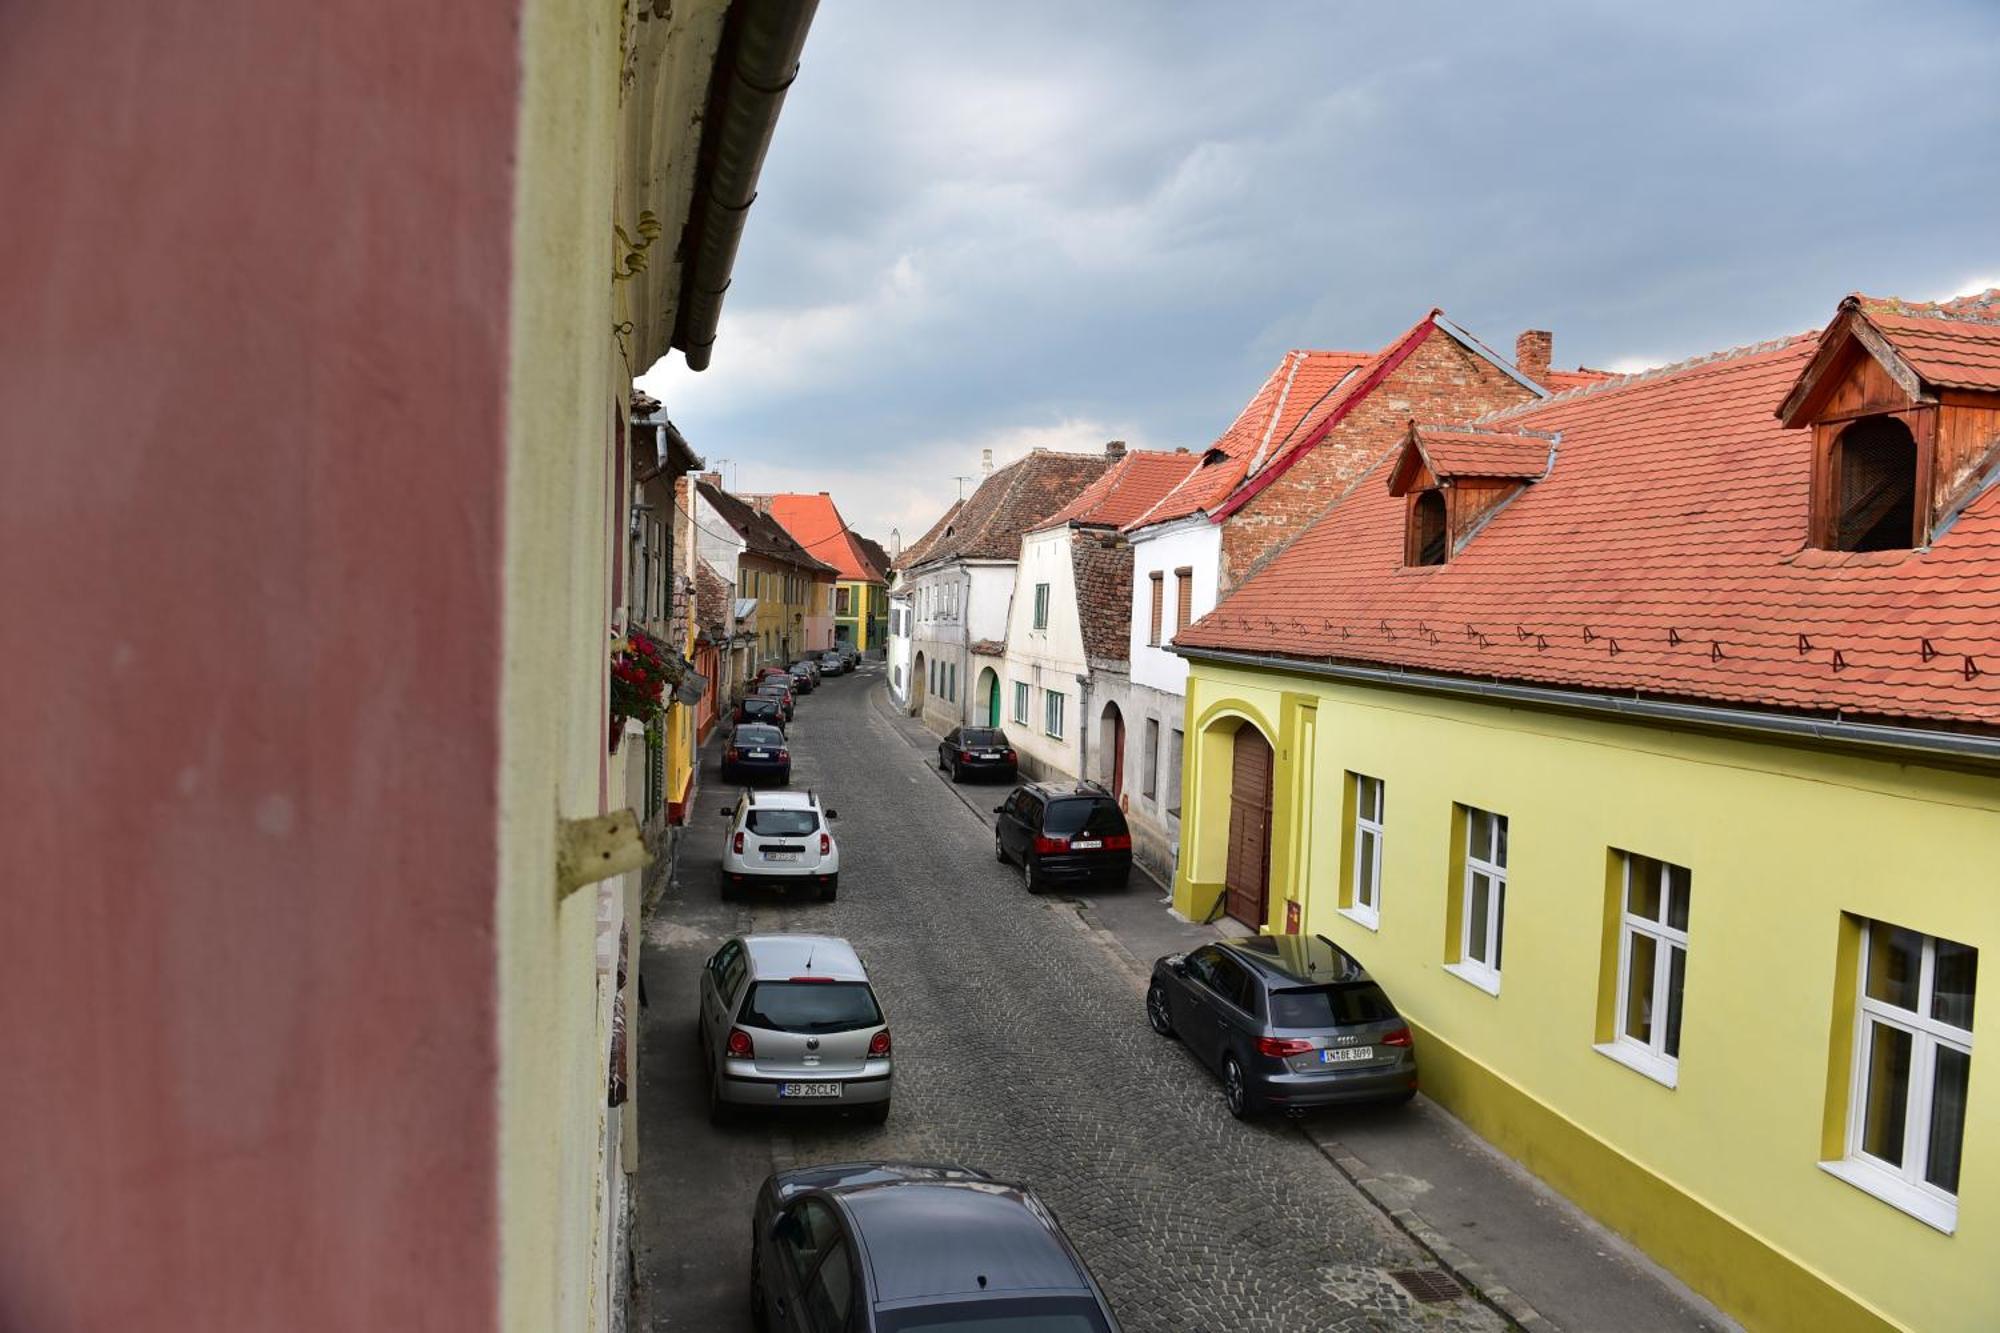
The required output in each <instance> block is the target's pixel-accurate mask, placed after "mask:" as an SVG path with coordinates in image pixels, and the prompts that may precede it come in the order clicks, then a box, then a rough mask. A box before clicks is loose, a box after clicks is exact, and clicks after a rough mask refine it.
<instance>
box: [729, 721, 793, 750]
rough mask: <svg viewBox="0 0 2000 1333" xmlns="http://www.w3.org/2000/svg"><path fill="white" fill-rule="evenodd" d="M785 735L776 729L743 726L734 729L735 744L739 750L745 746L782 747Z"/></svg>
mask: <svg viewBox="0 0 2000 1333" xmlns="http://www.w3.org/2000/svg"><path fill="white" fill-rule="evenodd" d="M784 743H785V735H784V733H783V732H781V731H779V730H778V729H777V728H776V727H751V726H743V727H738V728H737V729H736V744H737V747H738V748H739V749H740V748H742V747H743V746H745V745H783V744H784Z"/></svg>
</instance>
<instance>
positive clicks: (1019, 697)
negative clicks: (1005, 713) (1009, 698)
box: [1014, 680, 1028, 727]
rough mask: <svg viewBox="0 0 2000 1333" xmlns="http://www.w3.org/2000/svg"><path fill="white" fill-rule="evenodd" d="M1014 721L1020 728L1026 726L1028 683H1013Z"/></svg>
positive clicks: (1018, 681) (1022, 681)
mask: <svg viewBox="0 0 2000 1333" xmlns="http://www.w3.org/2000/svg"><path fill="white" fill-rule="evenodd" d="M1014 720H1015V721H1016V722H1019V723H1020V724H1021V725H1022V726H1024V727H1025V726H1027V725H1028V682H1027V681H1025V680H1017V681H1015V682H1014Z"/></svg>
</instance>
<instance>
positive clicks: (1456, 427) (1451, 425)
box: [1417, 421, 1561, 443]
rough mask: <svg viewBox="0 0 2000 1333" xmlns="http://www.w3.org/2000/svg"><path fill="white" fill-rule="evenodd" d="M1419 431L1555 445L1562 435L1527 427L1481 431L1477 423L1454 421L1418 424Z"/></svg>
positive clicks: (1557, 432) (1556, 432) (1558, 432)
mask: <svg viewBox="0 0 2000 1333" xmlns="http://www.w3.org/2000/svg"><path fill="white" fill-rule="evenodd" d="M1417 429H1418V430H1419V431H1420V432H1422V433H1424V434H1427V435H1428V434H1446V433H1449V434H1454V435H1501V434H1506V435H1514V436H1518V437H1520V438H1521V439H1524V440H1548V441H1550V442H1551V443H1553V442H1554V440H1555V438H1556V437H1557V436H1558V435H1559V434H1561V432H1560V431H1553V430H1529V429H1527V428H1526V427H1516V428H1515V429H1513V430H1510V431H1492V430H1482V429H1481V428H1480V427H1479V426H1478V425H1476V424H1475V423H1474V422H1473V421H1457V422H1452V421H1440V422H1437V423H1435V424H1430V423H1424V422H1419V423H1418V424H1417Z"/></svg>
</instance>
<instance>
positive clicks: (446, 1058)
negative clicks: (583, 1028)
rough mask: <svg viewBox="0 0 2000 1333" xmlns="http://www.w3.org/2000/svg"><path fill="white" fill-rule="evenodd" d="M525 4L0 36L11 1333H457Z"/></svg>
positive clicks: (487, 915) (3, 1016)
mask: <svg viewBox="0 0 2000 1333" xmlns="http://www.w3.org/2000/svg"><path fill="white" fill-rule="evenodd" d="M514 11H515V5H514V4H512V3H504V2H503V3H498V4H496V3H492V2H491V0H435V2H434V3H427V4H421V5H385V4H380V3H364V2H363V0H320V2H319V3H314V4H308V5H290V4H272V3H267V2H266V0H209V2H207V3H196V2H194V0H184V2H176V0H164V2H162V3H150V4H141V5H103V4H77V3H73V0H11V2H10V3H5V4H0V195H4V198H5V204H4V208H3V209H0V215H4V217H3V219H0V238H4V243H0V463H4V472H0V738H4V741H0V867H4V869H0V884H4V885H5V897H4V901H3V902H0V1329H4V1330H8V1331H9V1333H11V1331H12V1330H34V1331H35V1333H62V1331H65V1330H72V1329H93V1330H94V1329H118V1330H125V1329H147V1330H169V1331H177V1330H197V1329H199V1330H203V1333H219V1331H223V1330H252V1329H255V1330H268V1329H278V1328H283V1329H287V1330H319V1329H327V1330H332V1329H343V1330H346V1329H362V1328H367V1329H397V1330H410V1329H431V1328H453V1329H458V1328H472V1327H478V1326H482V1325H488V1326H490V1325H491V1323H492V1321H493V1318H494V1310H495V1305H496V1290H495V1282H496V1257H495V1253H494V1251H495V1243H496V1242H495V1237H496V1198H495V1170H494V1162H493V1158H494V1152H495V1141H496V1133H495V1131H496V1125H495V1101H494V1081H495V1078H496V1072H497V1067H498V1059H497V1052H496V1049H495V1042H496V1033H495V1018H494V1014H495V1002H496V997H495V983H494V976H493V972H494V940H493V921H494V884H495V867H494V860H495V790H496V778H495V764H496V736H497V703H496V701H497V697H498V688H499V676H498V666H497V664H496V662H495V659H494V651H495V627H496V624H497V623H498V621H499V619H500V609H501V608H500V606H499V578H500V571H501V568H502V561H501V558H500V556H501V552H500V542H501V531H500V521H499V516H500V513H501V507H500V500H501V496H500V489H499V488H500V484H501V480H502V456H501V449H502V443H503V430H502V425H503V412H504V410H505V403H506V384H505V380H504V370H505V364H506V361H505V352H506V331H507V323H508V321H507V308H506V307H507V292H508V267H509V254H508V238H509V229H510V225H511V221H510V211H511V194H512V186H513V182H512V177H511V161H512V151H513V141H514V133H515V124H514V108H515V101H516V86H515V85H516V80H517V56H516V51H515V46H514V43H515V40H516V14H515V12H514Z"/></svg>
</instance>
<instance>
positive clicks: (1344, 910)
mask: <svg viewBox="0 0 2000 1333" xmlns="http://www.w3.org/2000/svg"><path fill="white" fill-rule="evenodd" d="M1333 910H1334V911H1336V912H1338V913H1340V914H1341V915H1342V916H1344V917H1346V918H1347V919H1348V920H1349V921H1352V922H1353V923H1354V924H1355V925H1357V926H1362V927H1364V928H1366V929H1368V930H1375V931H1379V930H1381V929H1382V918H1381V917H1380V916H1379V915H1377V914H1376V913H1374V912H1371V911H1369V910H1367V909H1366V908H1364V907H1336V908H1334V909H1333Z"/></svg>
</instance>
